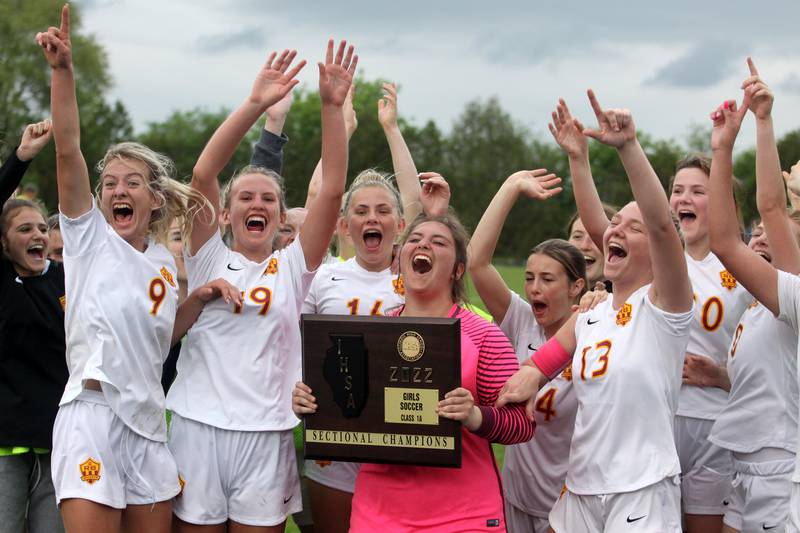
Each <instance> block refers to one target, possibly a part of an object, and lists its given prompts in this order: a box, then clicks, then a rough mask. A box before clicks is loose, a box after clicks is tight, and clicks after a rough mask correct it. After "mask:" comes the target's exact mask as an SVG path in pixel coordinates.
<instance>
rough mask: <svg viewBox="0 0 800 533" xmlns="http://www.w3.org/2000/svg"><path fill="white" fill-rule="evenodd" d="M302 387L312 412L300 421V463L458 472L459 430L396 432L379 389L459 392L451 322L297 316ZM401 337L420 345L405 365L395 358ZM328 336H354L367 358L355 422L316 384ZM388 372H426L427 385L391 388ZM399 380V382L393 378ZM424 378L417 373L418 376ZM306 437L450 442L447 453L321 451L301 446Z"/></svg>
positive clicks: (402, 427)
mask: <svg viewBox="0 0 800 533" xmlns="http://www.w3.org/2000/svg"><path fill="white" fill-rule="evenodd" d="M301 323H302V327H301V330H302V335H303V382H304V383H305V384H307V385H308V386H309V387H311V390H312V391H313V394H314V396H315V397H316V399H317V405H318V410H317V412H316V413H314V414H313V415H306V416H305V417H304V419H303V447H304V456H305V458H306V459H322V460H332V461H352V462H360V463H386V464H408V465H420V466H449V467H460V466H461V423H460V422H458V421H456V420H448V419H445V418H439V425H436V426H433V425H423V424H420V425H417V424H398V423H388V422H385V421H384V387H398V388H404V389H438V391H439V399H440V400H442V399H444V395H445V394H447V393H448V392H450V391H451V390H453V389H455V388H457V387H460V386H461V326H460V320H459V319H457V318H424V317H383V316H350V315H303V316H302V322H301ZM406 331H415V332H417V333H419V335H420V336H422V338H423V340H424V341H425V353H424V355H423V356H422V357H421V358H420V359H419V360H417V361H415V362H413V363H410V362H408V361H406V360H405V359H403V358H401V357H400V354H398V352H397V341H398V339H399V338H400V336H401V335H402V334H403V333H405V332H406ZM331 334H360V335H363V337H364V344H365V345H366V347H367V350H368V351H369V355H368V359H369V364H368V372H369V377H368V382H369V385H368V387H369V396H368V398H367V402H366V405H365V406H364V409H363V411H362V412H361V416H359V417H357V418H345V417H344V416H342V413H341V409H340V408H339V406H338V405H336V402H335V401H334V399H333V392H332V390H331V387H330V385H328V383H327V382H326V381H325V377H324V376H323V361H324V359H325V352H326V351H327V350H328V348H330V346H331V340H330V335H331ZM390 366H397V367H403V366H407V367H411V368H413V367H419V368H432V369H433V376H432V380H433V383H413V382H410V383H402V382H390V381H389V375H390V370H389V367H390ZM398 375H399V374H398ZM422 377H424V372H423V373H422ZM311 429H327V430H336V431H360V432H366V433H396V434H406V435H437V436H448V437H453V439H454V441H455V446H454V449H453V450H440V449H421V448H400V447H389V446H365V445H356V444H327V443H317V442H306V439H305V434H306V432H307V431H309V430H311Z"/></svg>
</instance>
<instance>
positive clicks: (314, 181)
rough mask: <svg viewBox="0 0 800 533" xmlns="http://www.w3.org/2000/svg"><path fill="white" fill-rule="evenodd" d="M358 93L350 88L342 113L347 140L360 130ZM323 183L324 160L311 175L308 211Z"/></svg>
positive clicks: (307, 199)
mask: <svg viewBox="0 0 800 533" xmlns="http://www.w3.org/2000/svg"><path fill="white" fill-rule="evenodd" d="M355 93H356V87H355V85H351V86H350V90H349V91H348V92H347V98H345V101H344V106H343V107H342V113H344V129H345V131H346V132H347V140H348V141H350V139H352V138H353V134H354V133H355V132H356V129H357V128H358V117H357V116H356V110H355V109H354V108H353V97H354V96H355ZM320 183H322V159H320V160H319V161H317V166H316V167H314V172H313V173H312V174H311V181H309V182H308V192H307V193H306V205H305V207H306V209H308V208H309V207H310V206H311V203H312V202H313V201H314V198H316V197H317V194H318V193H319V186H320Z"/></svg>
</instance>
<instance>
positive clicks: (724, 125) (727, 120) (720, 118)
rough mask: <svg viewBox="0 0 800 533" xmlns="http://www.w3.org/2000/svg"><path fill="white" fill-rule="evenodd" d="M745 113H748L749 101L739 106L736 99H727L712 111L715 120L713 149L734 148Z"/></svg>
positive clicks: (712, 130) (712, 140)
mask: <svg viewBox="0 0 800 533" xmlns="http://www.w3.org/2000/svg"><path fill="white" fill-rule="evenodd" d="M745 113H747V102H746V101H745V102H742V107H741V108H737V106H736V100H725V101H724V102H723V103H722V105H721V106H719V107H718V108H717V109H716V110H715V111H714V112H712V113H711V120H712V121H713V122H714V124H713V126H712V129H711V150H712V151H715V150H733V145H734V143H735V142H736V136H737V135H738V134H739V128H741V127H742V120H744V115H745Z"/></svg>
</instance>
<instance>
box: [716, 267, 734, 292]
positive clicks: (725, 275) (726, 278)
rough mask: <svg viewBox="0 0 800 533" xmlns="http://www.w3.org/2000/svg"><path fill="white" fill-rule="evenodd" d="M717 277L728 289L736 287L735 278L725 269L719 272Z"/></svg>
mask: <svg viewBox="0 0 800 533" xmlns="http://www.w3.org/2000/svg"><path fill="white" fill-rule="evenodd" d="M719 279H721V280H722V286H723V287H725V288H726V289H728V290H729V291H732V290H733V289H735V288H736V278H734V277H733V275H732V274H731V273H730V272H728V271H727V270H723V271H722V272H720V273H719Z"/></svg>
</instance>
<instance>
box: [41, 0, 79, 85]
mask: <svg viewBox="0 0 800 533" xmlns="http://www.w3.org/2000/svg"><path fill="white" fill-rule="evenodd" d="M36 43H37V44H38V45H39V46H41V47H42V50H43V51H44V57H45V59H47V63H48V64H49V65H50V68H54V69H56V68H69V67H71V66H72V42H71V41H70V39H69V4H64V7H62V8H61V26H60V27H58V28H56V27H55V26H50V27H49V28H48V29H47V31H46V32H40V33H37V34H36Z"/></svg>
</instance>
